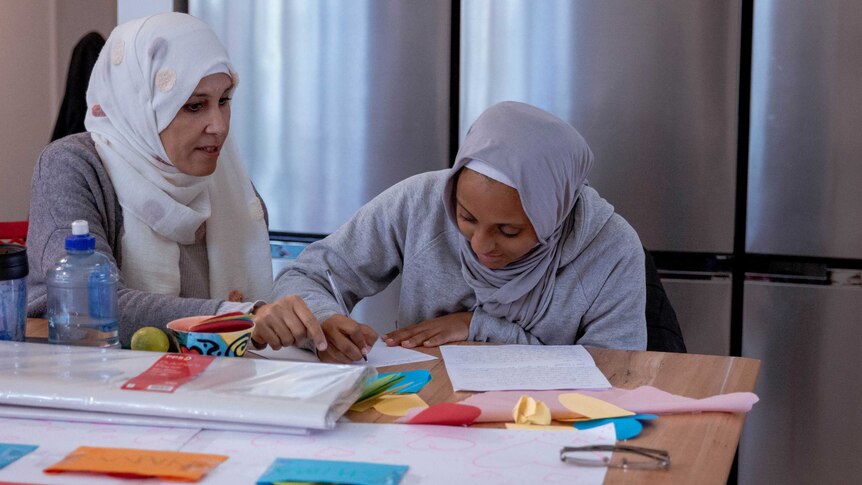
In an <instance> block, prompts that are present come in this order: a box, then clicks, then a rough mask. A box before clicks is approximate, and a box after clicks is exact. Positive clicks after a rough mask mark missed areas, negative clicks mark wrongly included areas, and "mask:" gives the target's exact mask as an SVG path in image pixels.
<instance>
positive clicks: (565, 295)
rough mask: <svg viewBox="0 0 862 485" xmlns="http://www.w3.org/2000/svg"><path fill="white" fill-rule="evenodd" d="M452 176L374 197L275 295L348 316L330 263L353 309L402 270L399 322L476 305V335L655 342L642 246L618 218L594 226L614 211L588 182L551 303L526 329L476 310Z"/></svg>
mask: <svg viewBox="0 0 862 485" xmlns="http://www.w3.org/2000/svg"><path fill="white" fill-rule="evenodd" d="M446 174H447V171H446V170H442V171H437V172H428V173H424V174H420V175H416V176H414V177H411V178H409V179H407V180H404V181H402V182H400V183H398V184H396V185H395V186H393V187H391V188H390V189H388V190H387V191H385V192H384V193H382V194H381V195H379V196H377V197H376V198H374V199H373V200H372V201H371V202H369V203H368V204H366V205H365V206H364V207H362V208H361V209H359V211H358V212H357V213H356V214H355V215H354V216H353V218H352V219H351V220H350V221H348V222H347V223H346V224H345V225H344V226H342V227H341V228H340V229H338V230H337V231H336V232H334V233H333V234H332V235H330V236H329V237H327V238H325V239H323V240H321V241H317V242H315V243H313V244H311V245H309V246H308V248H306V249H305V250H304V251H303V252H302V253H301V254H300V255H299V257H298V258H297V260H296V261H295V262H293V263H291V264H290V265H289V266H287V267H286V268H285V270H284V271H282V273H281V274H280V275H279V276H278V278H277V279H276V283H275V287H274V290H273V291H274V294H273V298H275V297H278V296H283V295H287V294H297V295H299V296H301V297H302V298H303V299H304V300H305V301H306V303H307V304H308V305H309V307H310V308H311V310H312V311H313V312H314V314H315V316H316V317H317V318H318V319H319V320H320V321H324V320H326V319H327V318H329V317H330V316H332V315H333V314H335V313H338V312H339V307H338V303H337V302H336V300H335V299H334V298H333V295H332V293H331V292H330V291H329V289H328V288H329V286H328V284H327V282H326V277H325V275H324V272H323V271H324V268H326V267H329V268H331V269H332V271H333V273H334V275H335V276H336V278H337V280H338V286H339V289H340V290H341V291H342V293H343V296H344V299H345V301H346V303H347V305H348V306H349V307H350V308H352V307H353V306H354V305H355V304H356V303H357V302H358V301H359V300H360V299H362V298H364V297H367V296H371V295H374V294H376V293H378V292H380V291H382V290H383V289H384V288H386V286H387V285H389V283H391V282H392V280H393V279H395V277H396V276H398V275H399V274H401V276H402V285H401V295H400V301H399V306H398V321H397V322H396V325H397V326H399V327H403V326H406V325H410V324H413V323H418V322H421V321H424V320H428V319H431V318H435V317H439V316H441V315H446V314H449V313H454V312H461V311H470V310H472V311H473V317H472V321H471V323H470V335H469V339H470V340H474V341H482V342H497V343H507V344H556V345H565V344H574V343H578V344H583V345H592V346H597V347H609V348H617V349H633V350H644V349H645V348H646V341H647V339H646V317H645V310H644V307H645V305H646V287H645V283H644V279H645V275H644V259H643V258H644V253H643V248H642V246H641V243H640V239H639V238H638V236H637V234H636V233H635V231H634V229H632V227H631V226H629V224H628V223H627V222H626V221H625V220H624V219H623V218H622V217H621V216H619V215H618V214H613V215H612V216H611V218H610V219H609V220H608V222H607V223H603V224H593V223H591V222H590V221H596V220H599V219H600V218H598V217H589V216H590V214H591V213H592V211H599V210H602V211H605V210H608V207H609V204H608V203H607V202H605V201H604V199H602V198H601V197H600V196H599V195H598V193H597V192H596V191H595V190H593V189H592V188H590V187H585V189H584V191H583V193H582V194H581V196H580V198H579V199H578V202H577V204H576V205H575V209H574V210H575V212H576V216H575V217H576V220H575V229H574V230H573V232H572V236H571V237H570V238H569V239H568V240H567V241H566V242H565V245H564V249H563V258H562V261H561V265H560V268H559V270H558V272H557V280H556V285H555V287H554V294H553V299H552V300H551V305H550V308H549V310H548V311H547V312H546V314H545V315H544V316H542V317H541V319H540V320H538V321H537V322H533V324H532V325H531V327H530V331H526V330H525V329H524V328H522V327H521V326H520V325H518V324H515V323H512V322H509V321H507V320H505V319H501V318H496V317H492V316H490V315H488V314H486V313H484V312H483V311H482V309H481V308H476V309H474V308H473V307H474V306H475V303H476V298H475V295H474V293H473V290H472V289H471V288H470V287H469V286H468V285H467V283H466V282H465V281H464V278H463V277H462V276H461V263H460V260H459V252H458V251H459V249H458V239H459V238H461V237H463V236H462V235H461V234H460V233H459V232H458V229H457V228H456V227H455V226H454V224H452V223H451V222H450V221H449V219H448V218H447V216H446V212H445V210H444V207H443V202H442V193H443V187H444V183H445V179H446ZM610 210H611V211H612V210H613V208H610ZM601 220H605V219H601Z"/></svg>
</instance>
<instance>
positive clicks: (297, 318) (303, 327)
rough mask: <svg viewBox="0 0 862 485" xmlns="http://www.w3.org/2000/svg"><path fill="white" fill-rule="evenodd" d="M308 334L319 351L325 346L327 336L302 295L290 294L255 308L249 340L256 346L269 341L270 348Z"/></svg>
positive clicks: (264, 345) (300, 338)
mask: <svg viewBox="0 0 862 485" xmlns="http://www.w3.org/2000/svg"><path fill="white" fill-rule="evenodd" d="M306 338H310V339H311V340H313V341H314V346H315V347H316V348H317V350H318V351H319V352H322V351H324V350H326V348H327V344H326V337H325V336H324V334H323V330H322V329H321V328H320V322H318V321H317V318H315V317H314V314H313V313H311V310H309V309H308V305H306V304H305V301H303V299H302V298H300V297H298V296H296V295H291V296H286V297H284V298H282V299H280V300H278V301H276V302H275V303H270V304H268V305H263V306H261V307H260V308H258V309H256V310H255V311H254V330H252V332H251V342H252V345H254V346H255V347H256V348H263V347H266V346H267V345H269V346H270V347H272V349H273V350H278V349H280V348H282V347H288V346H290V345H295V344H296V343H297V342H301V341H302V340H304V339H306Z"/></svg>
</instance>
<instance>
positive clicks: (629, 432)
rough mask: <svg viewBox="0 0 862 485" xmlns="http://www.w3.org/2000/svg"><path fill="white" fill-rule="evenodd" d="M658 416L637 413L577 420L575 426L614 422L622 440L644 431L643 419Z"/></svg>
mask: <svg viewBox="0 0 862 485" xmlns="http://www.w3.org/2000/svg"><path fill="white" fill-rule="evenodd" d="M657 417H658V416H656V415H655V414H635V415H634V416H623V417H620V418H606V419H591V420H589V421H577V422H575V424H574V426H575V429H590V428H595V427H598V426H602V425H605V424H608V423H613V425H614V431H615V432H616V435H617V441H622V440H627V439H630V438H634V437H635V436H637V435H639V434H641V431H643V428H644V427H643V424H641V421H649V420H653V419H656V418H657Z"/></svg>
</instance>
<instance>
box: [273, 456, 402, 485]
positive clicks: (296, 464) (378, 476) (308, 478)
mask: <svg viewBox="0 0 862 485" xmlns="http://www.w3.org/2000/svg"><path fill="white" fill-rule="evenodd" d="M405 473H407V467H406V466H403V465H387V464H383V463H364V462H353V461H329V460H300V459H293V458H276V460H275V461H274V462H273V463H272V465H270V466H269V468H268V469H267V470H266V472H264V474H263V475H261V477H260V478H258V479H257V485H270V484H272V483H279V482H314V483H349V484H351V485H396V484H398V483H399V482H401V477H403V476H404V474H405Z"/></svg>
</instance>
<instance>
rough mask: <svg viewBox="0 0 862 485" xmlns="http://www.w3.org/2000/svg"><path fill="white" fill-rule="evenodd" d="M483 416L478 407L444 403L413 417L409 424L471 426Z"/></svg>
mask: <svg viewBox="0 0 862 485" xmlns="http://www.w3.org/2000/svg"><path fill="white" fill-rule="evenodd" d="M480 414H482V410H481V409H479V408H477V407H476V406H467V405H465V404H455V403H451V402H444V403H441V404H435V405H433V406H431V407H430V408H427V409H425V410H423V411H422V412H420V413H419V414H417V415H416V416H413V418H412V419H411V420H410V421H407V424H442V425H445V426H469V425H470V424H472V423H473V421H476V418H478V417H479V415H480Z"/></svg>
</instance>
